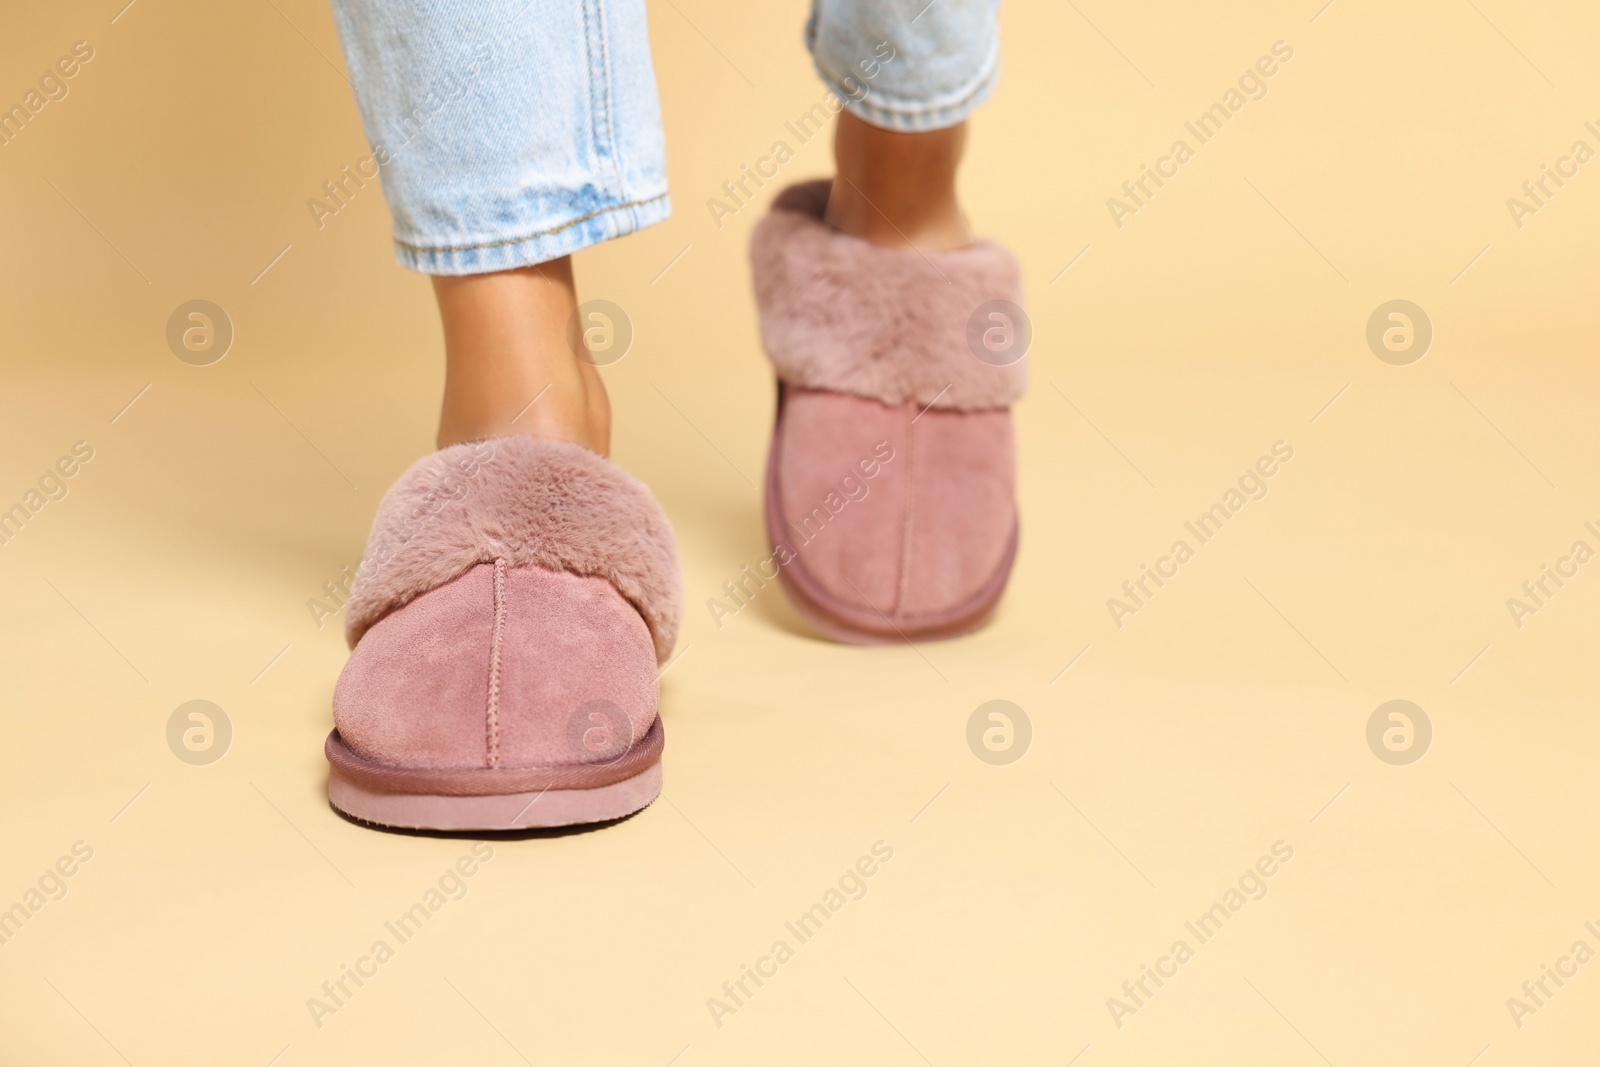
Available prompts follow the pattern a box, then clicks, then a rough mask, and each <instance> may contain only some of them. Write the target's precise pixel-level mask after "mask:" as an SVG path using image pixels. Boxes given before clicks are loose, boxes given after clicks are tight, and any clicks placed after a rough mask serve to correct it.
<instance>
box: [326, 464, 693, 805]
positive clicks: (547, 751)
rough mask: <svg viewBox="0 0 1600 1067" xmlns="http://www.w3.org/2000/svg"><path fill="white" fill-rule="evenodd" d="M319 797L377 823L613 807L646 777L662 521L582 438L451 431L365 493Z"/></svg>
mask: <svg viewBox="0 0 1600 1067" xmlns="http://www.w3.org/2000/svg"><path fill="white" fill-rule="evenodd" d="M347 612H348V615H347V621H346V626H345V636H346V638H347V639H348V641H349V643H350V645H351V647H352V649H353V651H352V653H351V656H350V660H349V662H348V663H347V664H346V665H345V668H344V672H343V673H342V674H341V675H340V676H339V682H338V685H337V686H336V687H335V689H334V696H333V717H334V723H335V727H336V728H335V729H334V731H333V732H332V733H331V734H329V735H328V741H327V744H326V746H325V750H326V753H327V757H328V763H329V766H330V770H329V773H328V798H329V800H331V801H332V802H333V805H334V807H336V808H338V809H339V810H340V811H342V812H345V813H346V814H348V815H351V816H354V817H355V818H358V819H362V820H365V821H367V822H371V823H377V824H380V825H384V826H398V827H414V828H424V829H435V830H505V829H521V828H526V827H536V826H564V825H569V824H573V823H587V822H600V821H603V820H607V819H615V818H619V817H621V816H623V815H627V814H629V813H631V812H634V811H637V810H639V809H640V808H643V807H644V806H645V805H647V804H649V803H650V802H651V801H652V800H654V799H655V798H656V796H657V795H658V794H659V793H660V792H661V749H662V730H661V720H660V718H659V717H658V716H657V714H656V709H657V702H658V697H659V688H658V684H657V664H658V663H659V662H660V661H663V660H664V659H665V658H666V656H667V655H668V653H669V652H670V651H671V649H672V644H673V642H674V640H675V639H676V637H677V630H678V622H679V618H680V617H681V614H682V589H681V586H680V583H679V578H678V564H677V550H676V547H675V545H674V542H673V537H672V528H671V526H670V525H669V524H668V522H667V518H666V515H665V514H664V513H663V512H662V511H661V507H660V505H658V504H657V503H656V501H655V498H654V497H652V496H651V495H650V491H649V490H648V489H646V488H645V487H644V485H643V484H642V483H641V482H639V481H638V480H637V479H635V478H633V477H632V476H630V475H629V474H627V473H626V472H624V471H623V470H622V469H621V468H619V467H617V466H616V465H615V464H613V463H611V462H609V461H608V460H606V459H603V458H601V457H600V456H598V455H596V454H595V453H593V452H590V451H588V450H587V449H584V448H581V447H579V446H577V445H572V444H566V443H564V442H559V441H544V440H537V439H535V438H532V437H504V438H496V439H494V440H491V441H484V442H479V443H476V444H471V445H454V446H452V447H450V448H446V449H444V450H443V451H441V452H436V453H434V454H433V455H431V456H426V457H424V458H422V459H421V460H418V461H417V462H416V463H415V464H413V465H412V466H411V468H410V469H409V470H407V471H406V472H405V474H403V475H401V477H400V480H399V481H397V482H396V483H395V484H394V486H393V487H391V488H390V490H389V492H388V493H387V494H385V495H384V498H383V502H382V503H381V504H380V505H379V507H378V515H377V518H376V519H375V520H374V522H373V527H372V535H371V537H370V538H369V540H368V543H367V554H366V557H365V558H364V559H363V560H362V563H361V567H360V568H359V570H358V572H357V575H356V582H355V586H354V588H353V590H352V592H351V597H350V601H349V603H348V605H347Z"/></svg>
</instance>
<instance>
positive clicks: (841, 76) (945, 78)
mask: <svg viewBox="0 0 1600 1067" xmlns="http://www.w3.org/2000/svg"><path fill="white" fill-rule="evenodd" d="M999 7H1000V5H999V0H976V2H965V3H954V2H951V0H943V2H941V0H935V2H933V3H928V2H927V0H812V8H811V18H810V19H809V20H808V21H807V23H806V28H805V43H806V48H807V49H808V50H809V51H810V52H811V60H812V63H813V65H814V66H815V67H816V70H817V74H818V75H819V76H820V77H821V78H822V81H823V83H824V84H825V85H826V86H827V87H828V89H829V91H831V92H832V93H833V94H834V95H835V96H837V97H838V98H839V101H840V102H841V103H842V104H843V105H844V107H845V108H846V109H847V110H848V111H850V112H851V113H852V114H854V115H855V116H856V117H858V118H860V119H861V120H862V121H864V122H867V123H870V124H871V125H873V126H878V127H881V128H883V129H886V130H896V131H899V132H902V133H916V132H920V131H924V130H937V129H943V128H945V127H947V126H954V125H955V124H956V123H958V122H961V121H962V120H963V119H965V118H966V117H967V116H968V115H970V114H971V113H972V111H973V110H974V109H976V108H977V106H978V105H979V104H981V103H983V102H984V101H985V100H987V99H989V97H990V95H991V94H993V92H994V87H995V85H996V83H997V82H998V81H999V79H1000V33H999Z"/></svg>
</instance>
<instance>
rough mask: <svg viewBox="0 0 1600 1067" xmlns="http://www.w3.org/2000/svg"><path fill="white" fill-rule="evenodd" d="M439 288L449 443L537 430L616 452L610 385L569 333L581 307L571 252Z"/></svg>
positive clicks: (444, 434)
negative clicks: (607, 390)
mask: <svg viewBox="0 0 1600 1067" xmlns="http://www.w3.org/2000/svg"><path fill="white" fill-rule="evenodd" d="M434 293H435V295H436V296H437V298H438V301H439V314H440V318H441V320H442V322H443V325H444V338H445V384H444V403H443V405H442V407H441V410H440V414H439V433H438V437H437V441H438V444H439V447H441V448H443V447H446V446H448V445H452V444H460V443H463V442H467V441H479V440H484V439H486V438H490V437H504V436H507V435H510V434H528V435H530V436H533V437H547V438H552V439H555V440H559V441H570V442H572V443H574V444H579V445H583V446H584V447H585V448H588V449H590V450H592V451H595V452H598V453H600V454H601V455H605V454H606V452H607V451H608V449H609V447H610V438H611V411H610V405H609V403H608V401H607V399H606V393H605V385H604V384H603V383H602V382H601V380H600V375H599V373H598V372H597V371H596V370H595V368H594V366H593V365H592V364H590V363H589V362H587V361H586V360H585V359H584V358H583V356H584V355H585V354H586V353H585V351H584V349H583V343H582V340H581V339H579V340H577V341H576V344H574V341H573V338H572V337H571V336H570V334H569V328H570V326H571V322H572V317H573V315H574V314H575V312H576V308H577V297H576V294H575V288H574V284H573V279H572V265H571V261H570V260H568V259H565V258H563V259H559V260H553V261H551V262H550V263H545V264H541V265H539V266H537V267H528V268H523V269H520V270H512V271H500V272H496V273H492V274H479V275H470V276H467V277H462V278H447V277H439V278H435V279H434Z"/></svg>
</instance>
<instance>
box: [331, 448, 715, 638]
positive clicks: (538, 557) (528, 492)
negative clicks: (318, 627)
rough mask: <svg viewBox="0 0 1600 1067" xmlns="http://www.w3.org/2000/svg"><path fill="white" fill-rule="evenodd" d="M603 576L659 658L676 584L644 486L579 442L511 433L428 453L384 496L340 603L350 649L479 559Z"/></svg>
mask: <svg viewBox="0 0 1600 1067" xmlns="http://www.w3.org/2000/svg"><path fill="white" fill-rule="evenodd" d="M498 559H504V560H505V561H506V562H507V563H508V564H509V565H510V566H513V567H526V566H536V567H543V568H545V569H547V570H554V571H570V572H572V573H574V574H584V575H594V576H598V577H601V578H604V579H606V580H607V581H609V582H610V583H611V584H612V585H613V586H615V587H616V589H617V592H619V593H621V594H622V596H623V597H624V598H626V599H627V601H628V602H629V603H630V604H632V605H633V606H634V607H635V608H636V609H638V612H639V614H640V615H641V616H643V617H644V621H645V624H646V625H647V626H649V628H650V636H651V638H652V639H653V640H654V642H655V650H656V661H657V662H658V663H659V662H663V661H665V660H666V658H667V656H668V655H669V654H670V653H671V651H672V646H673V643H674V642H675V641H676V640H677V636H678V624H679V622H680V620H681V619H682V616H683V585H682V582H681V580H680V578H679V575H678V550H677V544H676V542H675V540H674V539H673V536H672V525H671V523H669V522H668V521H667V516H666V513H665V512H663V511H662V510H661V505H660V504H658V503H657V502H656V499H655V497H654V496H652V495H651V493H650V490H649V489H647V488H646V487H645V485H644V483H643V482H641V481H639V480H638V479H637V478H635V477H633V475H631V474H629V473H628V472H627V471H624V470H623V469H622V468H621V467H619V466H617V465H616V464H615V463H612V462H611V461H610V460H608V459H605V458H603V457H601V456H599V455H597V454H595V453H593V452H591V451H589V450H588V449H586V448H583V447H582V446H580V445H575V444H569V443H567V442H565V441H547V440H541V439H539V438H534V437H528V436H525V435H518V436H514V437H497V438H494V439H492V440H488V441H478V442H474V443H472V444H462V445H451V446H450V447H449V448H446V449H443V450H442V451H439V452H435V453H433V454H432V455H431V456H424V457H422V458H421V459H419V460H417V462H415V463H413V464H412V465H411V467H410V468H409V469H408V470H407V471H406V472H405V473H404V474H402V475H401V476H400V478H399V480H398V481H396V482H395V483H394V485H392V486H391V487H390V488H389V491H388V492H387V493H385V494H384V496H383V501H382V502H381V503H380V504H379V505H378V514H377V517H376V518H374V519H373V523H372V534H371V536H370V537H369V538H368V540H367V554H366V556H365V557H363V558H362V561H361V566H360V567H359V568H357V570H356V580H355V584H354V585H353V587H352V588H351V592H350V600H349V602H348V603H347V604H346V606H345V610H346V615H345V639H346V640H347V641H348V642H349V644H350V647H351V648H354V647H355V645H356V642H357V641H360V640H361V636H362V634H364V633H366V632H367V630H368V629H369V628H371V627H372V626H373V624H375V623H376V622H377V621H378V620H379V619H382V618H383V617H384V616H385V615H388V614H389V613H390V612H392V611H394V610H396V609H398V608H400V607H402V606H404V605H405V604H407V603H409V602H410V601H412V600H415V599H416V598H417V597H419V596H421V595H422V594H424V593H427V592H429V591H431V590H434V589H437V588H438V587H439V586H441V585H444V584H445V583H446V582H448V581H450V580H452V579H454V578H456V577H458V576H460V575H462V574H464V573H465V572H466V571H467V570H469V569H471V568H472V567H474V566H476V565H477V564H480V563H493V562H494V561H495V560H498Z"/></svg>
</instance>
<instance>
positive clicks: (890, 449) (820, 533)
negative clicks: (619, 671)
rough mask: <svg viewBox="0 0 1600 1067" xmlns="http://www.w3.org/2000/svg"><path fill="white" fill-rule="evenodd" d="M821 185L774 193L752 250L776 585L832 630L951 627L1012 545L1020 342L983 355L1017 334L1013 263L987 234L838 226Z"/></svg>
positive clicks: (984, 598)
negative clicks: (930, 243) (903, 237)
mask: <svg viewBox="0 0 1600 1067" xmlns="http://www.w3.org/2000/svg"><path fill="white" fill-rule="evenodd" d="M828 189H829V185H828V183H827V182H810V183H805V184H802V185H798V186H794V187H792V188H790V189H787V190H785V191H784V192H783V193H782V194H781V195H779V197H778V198H777V200H776V201H775V202H774V204H773V209H772V211H771V213H770V214H768V215H767V216H766V217H765V218H764V219H762V221H761V222H760V223H759V224H758V225H757V227H756V230H755V234H754V237H753V239H752V244H751V263H752V268H753V275H754V281H755V291H756V300H757V304H758V307H759V310H760V316H761V335H762V339H763V342H764V343H765V346H766V349H767V353H768V355H769V357H770V358H771V360H772V363H773V366H774V368H775V370H776V373H777V377H778V380H779V384H780V390H779V405H778V416H777V421H776V425H775V427H774V431H773V442H772V448H771V452H770V454H769V457H768V466H767V486H766V517H767V528H768V533H769V535H770V537H771V539H772V542H773V545H774V550H775V553H776V558H777V560H778V562H779V564H780V571H779V575H780V580H781V584H782V586H783V588H784V590H785V592H786V593H787V594H788V595H789V598H790V600H791V601H792V602H793V603H794V605H795V607H796V609H797V610H799V611H800V613H801V614H802V615H804V616H805V617H806V618H807V619H808V620H810V621H811V622H812V623H813V624H815V625H816V626H817V627H818V628H819V629H821V630H822V631H823V632H824V633H826V634H828V635H829V636H832V637H835V638H838V639H841V640H847V641H892V640H899V639H903V638H909V637H916V636H925V637H938V636H950V635H954V634H958V633H964V632H966V631H968V630H971V629H973V628H974V627H976V626H978V625H981V624H982V623H983V621H984V620H985V619H986V618H987V617H988V616H989V614H990V613H991V612H992V610H993V608H994V606H995V604H996V603H997V602H998V600H999V598H1000V595H1001V593H1002V592H1003V590H1004V588H1005V584H1006V580H1007V577H1008V576H1009V573H1010V570H1011V566H1012V562H1013V560H1014V558H1015V553H1016V546H1017V521H1016V506H1015V501H1014V495H1015V491H1014V484H1015V444H1014V439H1013V433H1012V423H1011V415H1010V411H1009V408H1010V405H1011V404H1012V403H1013V402H1014V401H1016V400H1017V399H1018V398H1020V397H1021V396H1022V394H1023V391H1024V390H1025V388H1026V385H1027V369H1026V367H1027V364H1026V359H1025V353H1026V347H1025V342H1023V343H1022V344H1021V345H1019V346H1017V348H1016V349H1014V350H1011V351H1002V352H1000V353H999V354H998V355H997V354H996V353H995V351H994V350H993V349H992V347H990V346H988V345H987V341H988V339H989V334H988V333H987V331H990V330H993V329H1001V330H1004V329H1012V330H1018V329H1020V330H1024V331H1025V330H1026V328H1027V327H1026V316H1025V313H1023V312H1022V310H1021V304H1022V301H1023V296H1022V290H1021V281H1020V270H1019V268H1018V266H1017V262H1016V259H1015V257H1013V256H1012V255H1011V253H1010V252H1008V251H1007V250H1006V249H1005V248H1003V247H1001V246H1000V245H998V244H995V243H994V242H991V241H979V242H976V243H974V244H972V245H969V246H967V247H965V248H960V249H955V250H950V251H936V252H927V253H923V252H920V251H918V250H916V249H910V248H885V247H881V246H878V245H874V244H871V243H869V242H867V241H863V240H861V239H859V238H856V237H853V236H849V235H846V234H843V233H840V232H839V231H837V230H834V229H833V228H832V227H830V226H828V225H827V224H826V223H825V222H824V221H823V213H824V210H825V208H826V205H827V197H828ZM1019 320H1020V321H1019Z"/></svg>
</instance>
